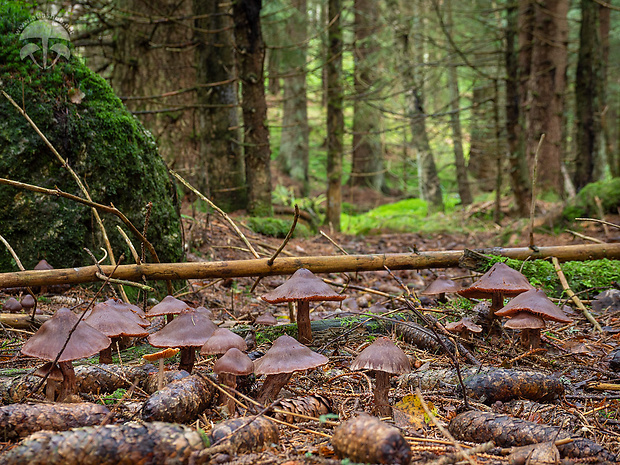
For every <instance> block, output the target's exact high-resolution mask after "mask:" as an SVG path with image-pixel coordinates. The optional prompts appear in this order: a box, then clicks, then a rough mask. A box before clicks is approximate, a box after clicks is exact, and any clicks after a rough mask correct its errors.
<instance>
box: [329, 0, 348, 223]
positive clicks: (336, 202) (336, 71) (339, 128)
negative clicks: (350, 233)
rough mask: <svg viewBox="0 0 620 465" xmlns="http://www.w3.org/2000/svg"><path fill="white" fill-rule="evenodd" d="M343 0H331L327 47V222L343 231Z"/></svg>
mask: <svg viewBox="0 0 620 465" xmlns="http://www.w3.org/2000/svg"><path fill="white" fill-rule="evenodd" d="M341 13H342V2H341V0H329V6H328V15H327V16H328V21H329V22H328V24H329V31H328V42H329V47H328V51H327V211H326V216H325V222H326V223H327V224H330V225H331V226H332V227H333V228H334V229H335V230H336V231H340V210H341V207H342V145H343V144H342V138H343V134H344V114H343V111H342V102H343V96H342V27H341V25H340V24H341Z"/></svg>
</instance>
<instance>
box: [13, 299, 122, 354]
mask: <svg viewBox="0 0 620 465" xmlns="http://www.w3.org/2000/svg"><path fill="white" fill-rule="evenodd" d="M77 321H78V317H77V316H76V315H75V314H74V313H73V312H72V311H71V310H69V309H68V308H61V309H59V310H58V311H57V312H56V313H55V314H54V316H53V317H52V318H50V319H49V320H47V321H46V322H45V323H43V324H42V325H41V327H40V328H39V330H38V331H37V332H36V333H35V334H34V336H32V337H31V338H30V339H29V340H28V341H27V342H26V343H25V344H24V346H23V347H22V354H24V355H28V356H30V357H36V358H40V359H42V360H55V359H56V357H57V356H58V353H59V352H60V350H61V349H62V347H63V346H64V345H65V341H66V340H67V338H68V337H69V333H70V332H71V329H72V328H73V327H74V326H75V324H76V323H77ZM111 343H112V341H111V340H110V338H109V337H108V336H106V335H105V334H102V333H101V332H99V331H97V330H96V329H95V328H93V327H92V326H90V325H88V324H86V323H84V322H83V321H81V322H80V324H79V325H78V326H77V328H76V329H75V331H74V332H73V334H72V335H71V338H70V339H69V343H68V344H67V347H65V350H64V351H63V352H62V355H61V356H60V358H59V359H58V362H59V363H61V362H69V361H71V360H77V359H80V358H86V357H90V356H91V355H95V354H96V353H99V352H101V351H102V350H103V349H105V348H106V347H108V346H109V345H110V344H111Z"/></svg>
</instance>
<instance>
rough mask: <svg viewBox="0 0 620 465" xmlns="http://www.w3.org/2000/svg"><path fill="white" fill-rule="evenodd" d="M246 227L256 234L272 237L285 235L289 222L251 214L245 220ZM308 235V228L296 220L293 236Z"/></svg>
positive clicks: (289, 225)
mask: <svg viewBox="0 0 620 465" xmlns="http://www.w3.org/2000/svg"><path fill="white" fill-rule="evenodd" d="M246 224H247V226H248V228H250V229H251V230H252V231H254V232H255V233H258V234H264V235H265V236H272V237H282V238H284V237H286V234H287V233H288V231H289V229H291V222H290V221H286V220H283V219H280V218H261V217H256V216H252V217H250V218H248V219H247V220H246ZM308 236H310V230H309V229H308V227H307V226H306V225H304V224H301V223H300V222H297V225H296V226H295V232H294V233H293V237H308Z"/></svg>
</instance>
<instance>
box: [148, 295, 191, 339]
mask: <svg viewBox="0 0 620 465" xmlns="http://www.w3.org/2000/svg"><path fill="white" fill-rule="evenodd" d="M188 308H190V307H189V305H187V304H186V303H185V302H183V301H182V300H179V299H177V298H176V297H172V296H171V295H167V296H166V297H164V298H163V299H162V300H161V302H159V303H158V304H157V305H155V306H154V307H152V308H151V309H150V310H149V311H148V312H146V316H147V317H149V318H151V317H154V316H161V315H178V314H179V313H181V312H182V311H184V310H186V309H188ZM156 347H157V346H156Z"/></svg>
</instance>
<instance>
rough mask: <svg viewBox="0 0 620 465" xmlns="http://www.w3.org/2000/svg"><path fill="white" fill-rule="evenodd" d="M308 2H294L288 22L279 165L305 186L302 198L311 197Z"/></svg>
mask: <svg viewBox="0 0 620 465" xmlns="http://www.w3.org/2000/svg"><path fill="white" fill-rule="evenodd" d="M306 10H307V2H306V0H294V1H293V2H292V16H291V17H290V18H288V20H287V23H286V34H285V36H286V37H287V38H288V41H290V43H289V45H288V47H289V48H286V49H285V51H283V52H282V62H283V73H284V78H283V81H284V108H283V115H282V138H281V140H280V154H279V156H278V165H279V167H280V170H282V171H283V172H284V173H286V174H288V175H290V176H291V177H292V178H293V179H294V180H295V181H297V182H298V183H300V184H301V195H302V196H307V195H308V189H309V186H308V150H309V148H308V134H309V127H308V107H307V96H306V51H307V46H306V45H305V41H306V29H307V28H306V24H307V19H306Z"/></svg>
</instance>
